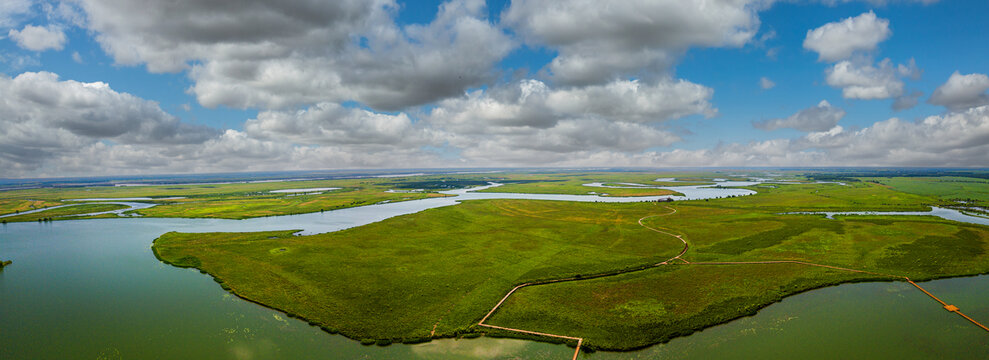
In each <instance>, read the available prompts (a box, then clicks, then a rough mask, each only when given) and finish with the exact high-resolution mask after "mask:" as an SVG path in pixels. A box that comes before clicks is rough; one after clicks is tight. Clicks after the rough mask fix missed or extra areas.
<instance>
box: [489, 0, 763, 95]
mask: <svg viewBox="0 0 989 360" xmlns="http://www.w3.org/2000/svg"><path fill="white" fill-rule="evenodd" d="M768 3H769V2H768V1H761V0H754V1H745V0H728V1H709V2H695V1H678V0H662V1H647V0H629V1H620V2H604V1H595V0H579V1H567V2H546V1H529V0H525V1H513V2H512V3H511V6H510V7H509V8H508V9H507V10H506V11H505V13H504V14H502V21H503V23H505V24H507V25H509V26H511V27H512V28H513V29H515V31H516V32H518V33H519V34H521V35H522V36H523V37H524V39H525V41H526V42H527V43H530V44H535V45H538V46H548V47H550V48H553V49H556V50H557V51H558V53H559V55H558V56H557V57H556V58H554V59H553V61H552V62H551V63H550V64H549V66H548V69H549V71H550V72H551V73H552V75H553V78H554V79H555V80H557V81H558V82H560V83H565V84H594V83H604V82H607V81H610V80H613V79H614V78H616V77H623V76H628V75H648V74H650V73H657V72H664V71H665V70H666V69H667V68H668V67H669V66H671V65H672V64H673V62H674V61H675V59H676V57H677V56H679V55H680V54H681V53H682V52H683V51H684V50H686V49H687V48H689V47H692V46H735V47H737V46H742V45H744V44H746V43H748V42H749V41H750V40H752V37H753V36H754V35H755V34H756V32H757V31H758V27H759V19H758V17H757V14H756V12H757V11H758V10H759V9H761V8H763V7H765V6H767V5H768Z"/></svg>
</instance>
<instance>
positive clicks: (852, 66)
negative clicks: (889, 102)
mask: <svg viewBox="0 0 989 360" xmlns="http://www.w3.org/2000/svg"><path fill="white" fill-rule="evenodd" d="M878 65H879V66H878V67H876V66H873V65H871V64H866V63H862V62H861V61H856V62H852V61H847V60H846V61H841V62H839V63H837V64H834V66H833V67H831V68H828V70H827V77H826V79H825V80H826V81H827V83H828V85H831V86H833V87H836V88H841V95H842V96H843V97H844V98H846V99H864V100H867V99H889V98H895V97H898V96H900V95H902V94H903V86H904V84H903V81H902V80H900V78H899V77H897V70H896V67H894V66H893V64H892V62H891V61H890V60H889V59H885V60H883V61H880V62H879V64H878Z"/></svg>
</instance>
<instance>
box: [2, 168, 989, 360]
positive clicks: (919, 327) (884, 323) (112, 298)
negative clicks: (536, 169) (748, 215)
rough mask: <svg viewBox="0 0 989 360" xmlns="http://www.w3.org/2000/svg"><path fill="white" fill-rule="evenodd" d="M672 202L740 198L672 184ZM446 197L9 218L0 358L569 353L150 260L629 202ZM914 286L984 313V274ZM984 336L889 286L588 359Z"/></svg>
mask: <svg viewBox="0 0 989 360" xmlns="http://www.w3.org/2000/svg"><path fill="white" fill-rule="evenodd" d="M671 189H674V190H676V191H679V192H681V193H683V194H684V195H685V196H684V197H682V198H679V199H688V198H690V199H697V198H705V197H724V196H732V195H748V194H752V193H753V192H751V191H750V190H744V189H730V188H711V187H707V188H704V187H674V188H671ZM448 193H449V194H451V195H457V196H455V197H447V198H432V199H424V200H415V201H407V202H397V203H387V204H379V205H371V206H364V207H357V208H349V209H342V210H336V211H328V212H325V213H311V214H304V215H292V216H279V217H267V218H255V219H247V220H218V219H168V218H120V219H96V220H69V221H55V222H46V223H34V222H29V223H12V224H6V225H3V226H2V228H0V255H2V256H3V258H4V260H6V259H13V260H14V264H13V265H11V266H9V267H7V268H5V269H4V270H3V271H0V359H70V358H72V359H149V358H154V359H302V358H306V359H317V358H318V359H471V358H473V359H563V358H568V357H569V356H570V354H572V349H569V348H567V347H565V346H562V345H551V344H545V343H538V342H532V341H521V340H506V339H489V338H480V339H471V340H449V339H448V340H436V341H433V342H430V343H426V344H419V345H391V346H387V347H379V346H362V345H360V344H359V343H358V342H356V341H352V340H349V339H346V338H344V337H342V336H337V335H330V334H327V333H325V332H323V331H321V330H319V329H318V328H315V327H311V326H309V325H307V324H306V323H304V322H302V321H299V320H296V319H291V318H287V317H285V316H284V315H283V314H282V313H280V312H278V311H275V310H271V309H268V308H265V307H262V306H259V305H257V304H253V303H250V302H247V301H244V300H242V299H240V298H237V297H235V296H232V295H230V294H229V293H227V292H225V291H223V290H222V289H221V288H220V286H219V285H218V284H216V283H215V282H213V281H212V279H211V278H210V277H209V276H205V275H202V274H200V273H199V272H198V271H195V270H191V269H179V268H175V267H172V266H169V265H166V264H163V263H161V262H159V261H158V260H157V259H155V257H154V255H153V254H152V253H151V248H150V247H151V242H152V240H154V239H155V238H157V237H158V236H160V235H161V234H163V233H165V232H168V231H183V232H207V231H263V230H279V229H301V230H303V233H321V232H328V231H336V230H340V229H344V228H349V227H353V226H360V225H363V224H367V223H371V222H376V221H381V220H384V219H387V218H390V217H393V216H398V215H403V214H409V213H414V212H418V211H422V210H424V209H428V208H435V207H441V206H450V205H454V204H456V203H457V202H459V201H462V200H474V199H504V198H517V199H540V200H562V201H601V202H605V201H607V202H631V201H651V200H657V199H660V198H664V197H633V198H621V197H598V196H587V195H538V194H499V193H478V192H472V191H465V190H455V191H450V192H448ZM924 287H925V288H927V289H929V290H931V291H932V292H935V293H937V294H938V295H939V296H940V297H942V298H943V299H945V300H946V301H949V302H952V303H954V304H955V305H958V306H959V307H961V308H962V309H963V310H964V311H965V313H966V314H968V315H970V316H972V317H974V318H976V319H989V302H987V301H985V296H986V294H989V277H986V276H981V277H969V278H958V279H947V280H938V281H932V282H928V283H925V284H924ZM986 354H989V336H986V334H985V333H984V331H982V330H980V329H978V328H976V327H974V326H972V325H971V324H969V323H967V322H965V321H964V319H961V318H960V317H958V316H956V315H954V314H951V313H948V312H946V311H944V310H941V309H940V308H939V307H938V306H936V304H935V303H933V302H932V301H931V300H930V299H929V298H927V297H926V296H925V295H923V294H922V293H920V292H918V291H916V290H913V288H912V287H909V286H908V285H904V284H901V283H864V284H848V285H842V286H837V287H831V288H826V289H821V290H816V291H811V292H808V293H804V294H800V295H796V296H793V297H789V298H787V299H784V300H783V301H782V302H781V303H779V304H776V305H773V306H770V307H768V308H766V309H763V310H762V311H760V312H759V314H758V315H756V316H753V317H749V318H744V319H740V320H737V321H733V322H730V323H727V324H724V325H720V326H716V327H713V328H710V329H707V330H704V331H702V332H699V333H696V334H694V335H691V336H688V337H684V338H678V339H674V340H673V341H671V342H670V343H668V344H663V345H658V346H653V347H650V348H648V349H645V350H642V351H636V352H626V353H602V352H599V353H594V354H585V355H583V356H584V357H586V358H589V359H640V358H641V359H652V358H697V359H706V358H779V357H799V358H877V357H885V358H901V359H922V358H932V357H935V358H936V357H941V358H956V359H964V358H971V359H982V358H985V355H986Z"/></svg>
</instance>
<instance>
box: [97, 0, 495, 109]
mask: <svg viewBox="0 0 989 360" xmlns="http://www.w3.org/2000/svg"><path fill="white" fill-rule="evenodd" d="M82 7H83V8H84V9H85V11H86V13H87V15H88V19H89V28H90V29H92V30H94V31H96V32H97V33H98V35H97V40H98V41H99V42H100V44H101V45H102V46H103V47H104V49H105V50H106V51H107V52H108V53H109V54H110V55H112V56H113V58H114V59H115V60H116V61H117V62H118V63H120V64H146V65H147V67H148V69H149V70H151V71H155V72H165V71H181V70H185V69H189V70H190V77H191V78H192V80H193V81H194V82H195V84H194V85H193V86H192V88H191V89H190V91H191V92H192V93H193V94H195V95H196V97H197V98H198V100H199V102H200V103H201V104H202V105H204V106H207V107H215V106H220V105H225V106H230V107H235V108H246V107H260V108H285V107H290V106H293V105H299V104H307V105H308V104H315V103H317V102H322V101H332V102H345V101H358V102H360V103H362V104H365V105H368V106H370V107H372V108H374V109H378V110H389V111H391V110H398V109H402V108H405V107H408V106H413V105H421V104H425V103H429V102H432V101H435V100H438V99H442V98H445V97H450V96H456V95H459V94H461V93H463V91H464V89H466V88H469V87H473V86H477V85H479V84H482V83H484V82H486V81H487V80H490V79H491V78H492V77H493V76H494V73H493V70H492V69H493V66H494V64H495V63H496V62H497V61H499V60H500V59H501V58H502V57H504V56H505V55H506V54H507V53H508V52H509V51H510V50H511V49H512V48H513V47H514V43H513V41H512V40H511V38H509V37H508V35H506V34H505V33H504V32H503V31H502V30H501V29H499V28H498V27H497V26H495V25H494V24H492V23H491V22H490V21H488V20H487V19H486V15H487V10H486V8H485V5H484V2H483V1H480V0H452V1H450V2H447V3H444V4H443V5H441V6H440V9H439V11H438V13H437V15H436V18H435V19H434V20H433V22H431V23H429V24H424V25H419V24H414V25H408V26H398V25H396V24H395V20H394V16H395V13H396V12H397V9H398V5H397V4H395V3H394V2H392V1H387V0H381V1H357V0H353V1H330V2H327V1H311V0H293V1H278V2H251V3H249V4H242V5H240V6H233V7H231V6H229V4H227V3H223V2H210V1H205V2H204V1H197V0H182V1H178V2H175V1H170V2H162V1H151V0H144V1H121V0H84V1H83V3H82ZM135 12H140V13H143V14H149V16H140V17H135V16H133V15H132V14H134V13H135Z"/></svg>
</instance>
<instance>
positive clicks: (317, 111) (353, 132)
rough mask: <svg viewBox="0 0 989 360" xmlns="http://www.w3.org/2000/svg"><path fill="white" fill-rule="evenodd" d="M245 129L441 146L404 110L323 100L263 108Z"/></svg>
mask: <svg viewBox="0 0 989 360" xmlns="http://www.w3.org/2000/svg"><path fill="white" fill-rule="evenodd" d="M244 130H245V132H246V133H247V134H248V135H251V136H252V137H254V138H258V139H265V140H279V141H287V142H292V143H296V144H304V145H349V146H352V147H354V148H372V147H373V148H382V147H384V148H393V147H415V146H421V145H438V144H434V143H433V142H432V140H431V139H430V134H429V133H428V131H426V130H425V129H422V128H420V127H417V126H416V125H415V124H413V123H412V119H410V118H409V116H408V115H406V114H405V113H399V114H396V115H389V114H381V113H375V112H371V111H367V110H362V109H352V108H345V107H343V106H340V105H338V104H334V103H320V104H317V105H314V106H313V107H311V108H309V109H306V110H300V111H296V112H289V111H264V112H261V113H260V114H258V117H257V118H256V119H251V120H248V121H247V122H246V123H245V124H244Z"/></svg>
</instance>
